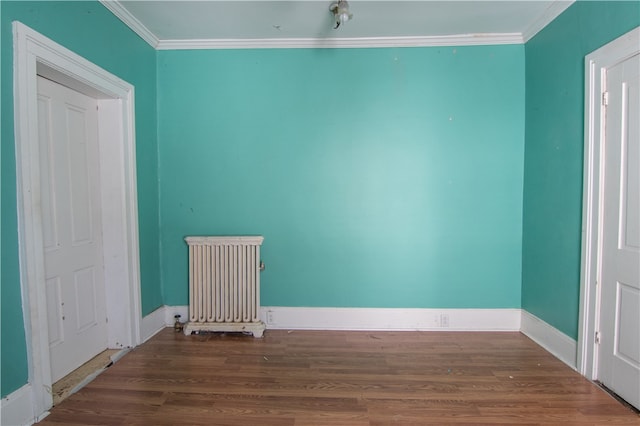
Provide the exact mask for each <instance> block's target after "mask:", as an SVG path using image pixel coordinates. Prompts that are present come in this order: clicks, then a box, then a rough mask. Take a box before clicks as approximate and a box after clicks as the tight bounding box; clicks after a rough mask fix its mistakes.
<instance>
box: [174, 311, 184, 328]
mask: <svg viewBox="0 0 640 426" xmlns="http://www.w3.org/2000/svg"><path fill="white" fill-rule="evenodd" d="M180 317H181V315H180V314H175V315H174V316H173V318H175V320H176V322H175V323H174V324H173V329H174V330H175V331H176V332H178V331H182V329H183V328H184V324H182V323H181V322H180Z"/></svg>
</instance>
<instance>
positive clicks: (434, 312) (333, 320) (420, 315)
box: [260, 306, 520, 331]
mask: <svg viewBox="0 0 640 426" xmlns="http://www.w3.org/2000/svg"><path fill="white" fill-rule="evenodd" d="M445 316H446V318H445ZM260 319H261V320H262V321H263V322H264V323H265V324H267V329H299V330H422V331H436V330H438V331H519V330H520V309H419V308H413V309H403V308H309V307H285V306H263V307H261V308H260Z"/></svg>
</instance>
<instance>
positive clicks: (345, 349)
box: [39, 329, 640, 426]
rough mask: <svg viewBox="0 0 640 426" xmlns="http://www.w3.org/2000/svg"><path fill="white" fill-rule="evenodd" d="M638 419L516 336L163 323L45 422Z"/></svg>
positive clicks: (344, 424)
mask: <svg viewBox="0 0 640 426" xmlns="http://www.w3.org/2000/svg"><path fill="white" fill-rule="evenodd" d="M450 423H453V424H528V425H540V424H562V425H603V424H607V425H617V424H621V425H622V424H640V417H638V415H637V414H636V413H634V412H633V411H631V410H630V409H629V408H627V407H625V406H623V405H622V404H620V403H619V402H618V401H616V400H614V399H613V398H612V397H610V396H609V395H608V394H607V393H605V392H604V391H602V390H601V389H600V388H598V387H597V386H595V385H594V384H592V383H590V382H589V381H587V380H586V379H584V378H583V377H581V376H580V375H579V374H578V373H576V372H575V371H573V370H571V369H570V368H569V367H567V366H566V365H564V364H563V363H562V362H561V361H559V360H557V359H556V358H555V357H553V356H552V355H550V354H549V353H547V352H546V351H545V350H543V349H542V348H540V347H539V346H538V345H536V344H535V343H533V342H532V341H531V340H529V339H528V338H527V337H525V336H524V335H521V334H519V333H462V332H455V333H451V332H435V333H434V332H363V331H358V332H356V331H353V332H343V331H297V330H296V331H291V332H287V331H283V330H267V331H266V332H265V336H264V338H262V339H254V338H253V337H251V336H243V335H232V334H206V335H194V336H184V335H183V334H182V333H175V332H174V331H173V329H166V330H163V331H162V332H160V333H159V334H157V335H156V336H154V337H153V338H152V339H151V340H149V341H148V342H147V343H145V344H143V345H142V346H140V347H139V348H137V349H135V350H134V351H131V352H130V353H129V354H127V355H125V356H124V357H123V358H122V359H121V360H120V361H119V362H117V363H116V364H114V365H113V366H112V367H111V368H109V369H108V370H107V371H105V372H104V373H102V374H101V375H100V376H98V377H97V378H96V379H95V380H94V381H93V382H91V383H90V384H89V385H87V386H86V387H85V388H83V389H82V390H80V391H79V392H78V393H76V394H74V395H72V396H71V397H70V398H68V399H67V400H65V401H64V402H62V403H61V404H60V405H59V406H57V407H54V408H53V409H52V410H51V414H50V415H49V416H48V417H46V418H45V419H44V420H43V421H42V422H40V423H39V424H41V425H59V424H69V425H71V424H75V425H93V424H100V425H229V426H232V425H243V426H252V425H278V426H286V425H296V426H303V425H304V426H307V425H308V426H311V425H313V426H316V425H318V426H322V425H340V426H356V425H357V426H361V425H362V426H364V425H371V426H374V425H392V424H393V425H428V424H450Z"/></svg>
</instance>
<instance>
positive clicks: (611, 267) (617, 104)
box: [577, 27, 640, 405]
mask: <svg viewBox="0 0 640 426" xmlns="http://www.w3.org/2000/svg"><path fill="white" fill-rule="evenodd" d="M639 53H640V27H639V28H635V29H634V30H632V31H630V32H629V33H627V34H625V35H623V36H621V37H619V38H618V39H616V40H614V41H612V42H611V43H609V44H607V45H605V46H603V47H601V48H600V49H598V50H596V51H595V52H593V53H591V54H590V55H587V57H586V59H585V67H586V78H585V80H586V87H585V161H584V191H583V222H582V224H583V238H582V268H581V288H580V301H581V304H580V322H579V336H578V360H577V361H578V370H579V371H580V372H581V373H582V374H584V375H585V376H586V377H587V378H589V379H592V380H601V381H603V384H605V385H606V386H609V387H611V388H612V390H614V391H616V392H618V393H619V394H620V395H621V396H622V397H623V398H626V399H627V400H628V402H631V403H634V404H635V405H638V402H637V395H638V394H639V393H640V382H639V381H638V352H639V351H640V348H638V345H639V343H638V342H639V340H640V339H639V333H640V332H639V331H638V325H639V324H640V313H639V312H638V300H639V299H638V289H637V288H638V269H639V268H640V266H639V259H640V257H639V256H638V248H637V247H635V246H636V245H637V239H638V232H639V231H638V229H639V228H638V226H639V225H640V223H639V222H640V218H639V217H638V204H637V203H638V162H639V161H640V160H639V158H638V157H639V153H638V151H637V150H638V127H637V126H638V121H637V114H638V104H637V102H638V88H637V84H638V83H637V80H636V83H631V80H632V79H630V78H629V77H631V76H630V75H628V76H627V77H624V78H622V79H623V80H624V79H626V80H627V83H625V84H622V81H621V79H620V77H622V75H620V77H616V74H617V73H618V72H619V71H621V70H623V69H628V68H629V67H630V66H632V64H633V63H634V62H635V63H636V64H637V60H638V59H637V58H638V56H637V55H638V54H639ZM634 57H635V59H633V58H634ZM621 64H625V65H623V66H621V67H618V65H621ZM631 74H633V72H631ZM636 78H637V77H636ZM615 80H618V82H619V83H618V84H616V83H615ZM633 84H635V85H636V87H635V88H633V87H630V86H631V85H633ZM623 92H624V96H623ZM634 97H635V98H634ZM634 99H635V100H634ZM625 111H626V114H628V115H627V116H626V118H625ZM634 114H635V115H634ZM634 126H635V127H634ZM596 333H597V334H598V335H597V337H596ZM598 340H599V343H598ZM612 374H613V375H614V376H616V377H618V378H616V379H612ZM621 380H622V381H621Z"/></svg>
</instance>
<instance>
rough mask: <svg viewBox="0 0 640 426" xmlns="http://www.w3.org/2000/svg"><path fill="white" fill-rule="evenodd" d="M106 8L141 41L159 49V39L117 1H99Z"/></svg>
mask: <svg viewBox="0 0 640 426" xmlns="http://www.w3.org/2000/svg"><path fill="white" fill-rule="evenodd" d="M99 1H100V3H102V5H103V6H104V7H106V8H107V9H108V10H109V11H110V12H111V13H113V14H114V15H116V17H117V18H118V19H120V20H121V21H122V22H124V24H125V25H126V26H128V27H129V28H131V30H132V31H133V32H134V33H136V34H138V35H139V36H140V38H141V39H143V40H144V41H146V42H147V43H149V45H150V46H151V47H153V48H154V49H155V48H157V47H158V43H159V40H158V37H156V35H155V34H154V33H152V32H151V31H150V30H149V29H148V28H147V27H146V26H145V25H144V24H143V23H142V22H140V20H139V19H138V18H136V17H135V16H133V15H132V14H131V12H129V10H128V9H127V8H125V7H124V6H122V4H120V2H119V1H117V0H99Z"/></svg>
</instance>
